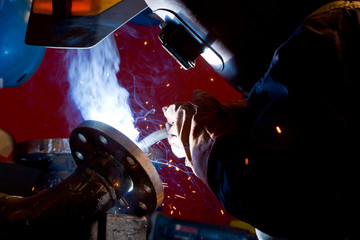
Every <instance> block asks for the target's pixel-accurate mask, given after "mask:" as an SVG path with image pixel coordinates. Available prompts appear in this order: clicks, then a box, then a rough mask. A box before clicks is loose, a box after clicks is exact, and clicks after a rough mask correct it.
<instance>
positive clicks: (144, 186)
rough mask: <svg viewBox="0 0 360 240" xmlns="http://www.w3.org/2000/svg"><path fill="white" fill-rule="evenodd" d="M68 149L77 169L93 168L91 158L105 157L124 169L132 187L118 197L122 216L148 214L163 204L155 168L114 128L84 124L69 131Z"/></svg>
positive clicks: (96, 123)
mask: <svg viewBox="0 0 360 240" xmlns="http://www.w3.org/2000/svg"><path fill="white" fill-rule="evenodd" d="M70 148H71V151H72V154H73V157H74V159H75V161H76V163H77V164H78V165H79V166H86V167H89V168H90V169H92V168H93V166H92V161H93V159H102V158H104V159H114V160H116V161H117V162H118V164H119V165H122V166H123V167H124V169H125V173H126V174H127V175H128V176H129V178H130V182H131V186H132V187H131V188H130V190H129V191H128V192H127V193H125V194H124V195H123V196H121V197H120V201H119V202H120V207H121V208H123V209H126V210H125V213H127V214H134V215H138V216H144V215H148V214H150V213H152V212H153V211H155V209H156V208H158V207H159V206H160V204H161V203H162V201H163V197H164V191H163V187H162V182H161V180H160V176H159V175H158V173H157V171H156V169H155V167H154V166H153V164H152V163H151V161H150V160H149V159H148V158H147V156H146V155H145V153H144V152H143V151H142V150H141V149H140V148H139V147H138V146H137V145H136V144H135V143H134V142H132V141H131V140H130V139H129V138H127V137H126V136H125V135H124V134H122V133H121V132H119V131H118V130H116V129H115V128H113V127H111V126H109V125H107V124H104V123H102V122H98V121H85V122H83V123H81V124H80V125H79V126H78V127H77V128H75V129H74V130H73V131H72V133H71V135H70ZM113 176H114V175H113ZM106 179H107V181H109V182H111V183H112V185H113V186H114V187H115V188H116V186H117V184H118V183H117V182H116V181H114V179H110V178H109V177H106ZM120 195H121V194H120ZM120 195H119V194H118V196H120Z"/></svg>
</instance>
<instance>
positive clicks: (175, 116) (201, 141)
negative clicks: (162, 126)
mask: <svg viewBox="0 0 360 240" xmlns="http://www.w3.org/2000/svg"><path fill="white" fill-rule="evenodd" d="M193 96H194V99H193V101H192V102H183V103H175V104H172V105H170V106H166V107H164V108H163V112H164V116H165V117H166V119H167V124H166V127H167V130H168V133H169V137H168V141H169V143H170V145H171V148H172V151H173V152H174V154H175V155H176V156H177V157H179V158H181V157H186V160H185V161H186V162H187V163H188V165H190V167H191V168H192V170H193V172H194V173H195V174H196V175H197V176H198V177H199V178H201V179H202V180H203V181H204V182H205V183H207V167H208V160H209V157H210V155H211V154H212V149H213V147H214V145H216V143H217V141H218V139H220V138H222V139H226V136H230V135H232V136H234V135H238V136H243V135H244V128H245V126H244V124H243V122H244V120H245V118H244V114H245V110H246V103H247V99H243V100H240V101H237V102H233V103H228V104H221V103H220V102H219V101H218V100H217V99H216V98H214V97H213V96H211V95H210V94H209V93H207V92H205V91H202V90H195V91H194V93H193ZM232 139H233V138H232ZM224 150H225V149H224Z"/></svg>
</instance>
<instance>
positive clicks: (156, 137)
mask: <svg viewBox="0 0 360 240" xmlns="http://www.w3.org/2000/svg"><path fill="white" fill-rule="evenodd" d="M168 136H169V134H168V132H167V130H166V129H165V128H164V129H160V130H157V131H155V132H153V133H151V134H149V135H148V136H146V137H145V138H144V139H143V140H141V141H140V142H139V143H138V147H139V148H140V149H141V150H142V151H143V152H145V153H147V152H148V151H149V148H150V147H151V146H152V145H153V144H155V143H157V142H158V141H161V140H163V139H165V138H167V137H168Z"/></svg>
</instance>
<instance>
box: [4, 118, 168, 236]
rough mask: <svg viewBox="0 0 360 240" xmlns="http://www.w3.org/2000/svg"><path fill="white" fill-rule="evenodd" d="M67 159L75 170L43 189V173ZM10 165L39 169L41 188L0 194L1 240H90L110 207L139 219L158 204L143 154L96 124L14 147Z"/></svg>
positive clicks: (157, 184) (157, 185)
mask: <svg viewBox="0 0 360 240" xmlns="http://www.w3.org/2000/svg"><path fill="white" fill-rule="evenodd" d="M155 135H156V136H164V134H163V132H160V135H159V133H156V134H155ZM155 138H156V137H155ZM155 138H154V136H153V137H151V139H155ZM151 139H150V140H151ZM151 142H152V141H150V143H151ZM70 159H71V161H73V163H72V164H73V165H72V164H71V163H70V166H76V169H74V171H72V170H71V173H69V176H68V177H64V179H63V180H62V181H59V182H57V183H56V184H53V185H51V186H49V185H46V183H49V182H53V181H52V177H51V176H52V175H49V174H48V172H49V171H50V172H53V171H55V172H59V171H58V170H59V169H60V168H61V166H63V167H65V168H66V166H67V165H66V164H69V162H68V161H70ZM14 161H16V162H17V163H21V164H22V165H26V166H31V167H32V168H38V169H42V170H44V172H43V174H40V176H41V175H42V177H41V178H40V179H41V181H40V182H42V183H43V185H41V184H38V186H36V188H38V189H40V190H39V191H34V195H31V196H28V197H22V196H12V195H6V194H2V193H1V194H0V239H20V238H25V237H27V236H32V237H34V236H36V238H37V239H93V238H88V234H89V233H91V232H93V230H91V229H93V228H94V226H95V225H94V224H95V223H96V222H97V221H98V220H99V219H103V218H104V215H106V213H107V212H109V211H110V210H111V209H112V208H115V207H116V208H117V210H119V208H122V209H123V210H122V211H118V212H121V213H125V214H129V215H136V216H138V217H142V216H145V215H149V214H151V213H152V212H154V211H155V210H156V209H157V208H158V207H159V206H160V204H161V203H162V201H163V196H164V192H163V187H162V182H161V180H160V177H159V175H158V173H157V171H156V169H155V167H154V166H153V164H152V163H151V161H150V160H149V159H148V158H147V156H146V155H145V153H144V152H143V151H142V150H141V149H140V148H139V147H138V146H137V145H136V144H135V143H133V142H132V141H131V140H129V139H128V138H127V137H126V136H125V135H123V134H122V133H121V132H119V131H118V130H116V129H114V128H112V127H110V126H108V125H106V124H104V123H101V122H97V121H85V122H83V123H81V124H80V125H79V126H78V127H77V128H75V129H74V130H73V131H72V133H71V136H70V139H43V140H34V141H28V142H22V143H19V144H18V145H17V146H16V148H15V151H14ZM70 169H71V168H70ZM45 185H46V186H45ZM39 186H40V187H39ZM34 188H35V187H34ZM95 228H96V226H95ZM59 229H63V230H60V232H59ZM99 231H100V230H99ZM55 232H56V234H55ZM100 232H101V231H100ZM54 234H55V235H56V236H54ZM99 234H100V233H99ZM69 235H71V236H69Z"/></svg>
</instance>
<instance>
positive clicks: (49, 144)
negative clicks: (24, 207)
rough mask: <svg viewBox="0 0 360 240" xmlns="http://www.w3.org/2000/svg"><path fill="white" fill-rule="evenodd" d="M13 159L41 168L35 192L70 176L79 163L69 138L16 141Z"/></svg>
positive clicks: (25, 164)
mask: <svg viewBox="0 0 360 240" xmlns="http://www.w3.org/2000/svg"><path fill="white" fill-rule="evenodd" d="M13 161H14V162H15V163H18V164H20V165H23V166H26V167H31V168H36V169H39V170H40V174H39V175H38V177H37V179H36V182H35V185H34V186H33V192H34V193H38V192H41V191H44V190H46V189H48V188H51V187H53V186H55V185H57V184H59V183H60V182H62V181H63V180H65V179H66V178H67V177H69V176H70V175H71V174H72V173H73V172H74V170H75V169H76V167H77V165H76V163H75V161H74V159H73V157H72V155H71V150H70V144H69V139H68V138H56V139H38V140H31V141H24V142H20V143H16V144H15V146H14V151H13Z"/></svg>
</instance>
